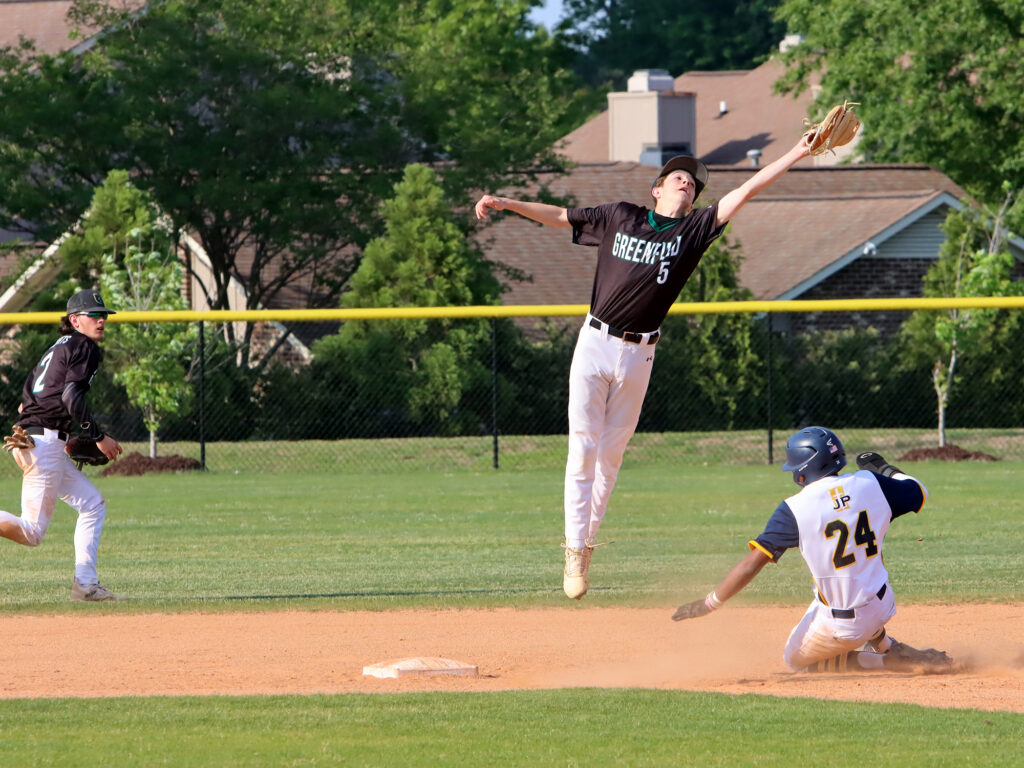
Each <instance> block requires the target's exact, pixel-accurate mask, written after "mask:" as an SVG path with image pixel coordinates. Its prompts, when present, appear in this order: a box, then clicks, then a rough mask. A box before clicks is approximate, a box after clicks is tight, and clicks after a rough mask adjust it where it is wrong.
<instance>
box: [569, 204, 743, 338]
mask: <svg viewBox="0 0 1024 768" xmlns="http://www.w3.org/2000/svg"><path fill="white" fill-rule="evenodd" d="M717 215H718V205H717V204H715V205H712V206H709V207H708V208H700V209H697V210H694V211H691V212H690V213H689V214H687V215H686V216H684V217H683V218H681V219H670V218H668V217H665V216H660V215H658V214H656V213H654V211H651V210H649V209H647V208H644V207H642V206H639V205H634V204H632V203H626V202H622V203H607V204H605V205H599V206H597V207H594V208H570V209H569V210H568V218H569V223H570V224H572V228H573V229H572V241H573V242H574V243H576V244H577V245H590V246H597V269H596V271H595V274H594V290H593V293H592V295H591V297H590V313H591V314H592V315H593V316H594V317H596V318H598V319H599V320H603V321H604V322H606V323H608V325H610V326H612V327H614V328H619V329H621V330H623V331H633V332H637V333H647V332H650V331H656V330H657V329H658V327H659V326H660V325H661V321H662V320H664V319H665V315H667V314H668V310H669V308H670V307H671V306H672V304H673V302H675V300H676V299H677V298H679V292H680V291H682V290H683V286H684V285H685V284H686V281H687V279H689V277H690V275H691V274H692V273H693V270H694V269H695V268H696V266H697V262H699V261H700V259H701V257H702V256H703V255H704V252H705V251H706V250H707V249H708V247H709V246H710V245H711V243H712V242H714V240H715V238H717V237H718V236H719V235H721V234H722V230H724V229H725V225H722V226H721V227H716V226H715V218H716V217H717Z"/></svg>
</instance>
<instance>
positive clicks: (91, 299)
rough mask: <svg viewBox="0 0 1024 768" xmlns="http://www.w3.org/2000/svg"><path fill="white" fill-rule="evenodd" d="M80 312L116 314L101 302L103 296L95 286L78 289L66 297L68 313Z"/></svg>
mask: <svg viewBox="0 0 1024 768" xmlns="http://www.w3.org/2000/svg"><path fill="white" fill-rule="evenodd" d="M82 312H106V313H107V314H108V315H116V314H117V312H115V311H114V310H112V309H107V307H106V305H105V304H104V303H103V297H102V296H100V292H99V291H97V290H96V289H95V288H86V289H85V290H84V291H79V292H78V293H76V294H75V295H74V296H72V297H71V298H70V299H68V314H69V315H78V314H81V313H82Z"/></svg>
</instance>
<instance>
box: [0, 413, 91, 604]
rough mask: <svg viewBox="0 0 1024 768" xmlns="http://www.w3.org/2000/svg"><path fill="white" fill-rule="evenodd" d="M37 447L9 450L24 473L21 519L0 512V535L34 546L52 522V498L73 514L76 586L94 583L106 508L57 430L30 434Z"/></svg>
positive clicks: (39, 541) (55, 503)
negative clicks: (76, 519) (68, 507)
mask: <svg viewBox="0 0 1024 768" xmlns="http://www.w3.org/2000/svg"><path fill="white" fill-rule="evenodd" d="M32 439H33V440H35V443H36V447H35V448H31V449H19V448H16V449H14V451H12V453H13V454H15V457H14V458H15V460H16V461H17V462H18V465H19V466H20V467H21V469H22V472H23V473H24V474H23V477H22V481H21V517H15V516H14V515H12V514H11V513H10V512H4V511H0V533H2V534H3V536H4V537H5V538H8V539H11V540H12V541H16V542H18V543H19V544H25V545H26V546H29V547H37V546H39V545H40V544H41V543H42V541H43V538H44V537H45V536H46V531H47V529H48V528H49V527H50V521H51V520H52V519H53V511H54V508H55V507H56V506H57V499H60V500H61V501H64V502H65V503H66V504H68V505H69V506H70V507H71V508H72V509H74V510H75V511H76V512H78V522H77V524H76V525H75V537H74V538H75V578H77V579H78V582H79V583H80V584H96V583H97V581H98V579H97V576H96V555H97V551H98V550H99V545H100V533H101V532H102V531H103V520H104V518H105V517H106V515H107V503H106V501H105V500H104V498H103V496H102V494H100V492H99V490H98V489H97V488H96V486H95V485H93V483H92V481H91V480H90V479H89V478H87V477H86V476H85V475H84V474H83V473H82V472H81V470H79V469H78V467H76V466H75V464H74V462H72V461H71V459H69V458H68V456H67V454H66V453H65V452H64V441H63V440H61V439H60V438H58V437H57V430H55V429H47V430H46V433H45V434H43V435H34V436H33V438H32Z"/></svg>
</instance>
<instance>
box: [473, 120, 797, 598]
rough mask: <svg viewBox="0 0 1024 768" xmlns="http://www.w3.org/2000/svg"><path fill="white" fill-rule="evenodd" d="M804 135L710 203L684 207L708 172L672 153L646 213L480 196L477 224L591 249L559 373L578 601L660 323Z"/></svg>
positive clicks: (572, 589) (569, 562)
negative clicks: (500, 221) (535, 231)
mask: <svg viewBox="0 0 1024 768" xmlns="http://www.w3.org/2000/svg"><path fill="white" fill-rule="evenodd" d="M807 139H808V135H806V134H805V135H804V136H803V137H802V138H801V140H800V142H799V143H797V144H796V145H795V146H794V147H793V148H792V149H790V150H789V152H787V153H786V154H785V155H783V156H782V157H781V158H779V159H778V160H776V161H774V162H772V163H770V164H768V165H766V166H765V167H764V168H762V169H761V170H760V171H758V172H757V173H756V174H754V175H753V176H752V177H751V178H750V179H748V180H747V181H746V182H745V183H744V184H742V185H741V186H740V187H738V188H736V189H734V190H733V191H731V192H729V193H728V194H727V195H725V196H724V197H723V198H722V199H721V200H719V201H718V202H717V203H715V204H712V205H710V206H708V207H707V208H702V209H699V210H694V209H693V203H694V201H695V200H696V199H697V197H698V196H699V195H700V193H701V191H702V190H703V189H704V187H705V186H706V185H707V182H708V170H707V168H706V167H705V166H704V164H703V163H701V162H700V161H699V160H696V159H695V158H692V157H686V156H677V157H673V158H672V159H671V160H669V161H668V162H667V163H665V165H664V166H663V167H662V169H661V171H660V172H659V173H658V176H657V178H656V179H655V181H654V183H653V184H652V186H651V197H653V198H654V203H655V204H654V210H649V209H647V208H644V207H641V206H638V205H634V204H632V203H628V202H620V203H609V204H605V205H599V206H597V207H595V208H571V209H566V208H560V207H558V206H554V205H547V204H544V203H534V202H524V201H521V200H510V199H509V198H506V197H495V196H494V195H484V196H483V197H481V198H480V200H479V201H478V202H477V204H476V216H477V218H478V219H484V218H487V217H488V214H489V211H491V210H496V211H505V210H507V211H512V212H514V213H517V214H519V215H520V216H525V217H526V218H528V219H533V220H534V221H537V222H540V223H541V224H546V225H547V226H551V227H560V228H566V229H568V228H571V229H572V241H573V243H575V244H577V245H586V246H594V247H596V248H597V268H596V270H595V273H594V287H593V292H592V294H591V300H590V312H589V313H588V314H587V317H586V319H585V320H584V322H583V327H582V328H581V329H580V333H579V339H578V341H577V344H576V349H575V352H574V353H573V359H572V365H571V367H570V370H569V455H568V460H567V461H566V467H565V498H564V505H565V544H564V546H565V568H564V572H563V581H562V586H563V588H564V589H565V593H566V595H568V596H569V597H571V598H575V599H577V600H579V599H580V598H582V597H583V595H585V594H586V592H587V589H588V588H589V586H590V578H589V569H590V559H591V555H592V554H593V551H594V544H595V542H596V538H597V531H598V529H599V528H600V526H601V521H602V520H603V519H604V515H605V511H606V510H607V507H608V499H609V497H610V496H611V493H612V489H613V488H614V487H615V482H616V480H617V479H618V474H619V467H620V466H621V465H622V456H623V453H624V452H625V450H626V445H627V444H628V443H629V440H630V438H631V437H632V436H633V432H634V430H636V425H637V422H638V421H639V419H640V407H641V405H642V404H643V400H644V395H645V394H646V393H647V384H648V382H649V381H650V376H651V367H652V365H653V363H654V346H655V344H656V343H657V341H658V338H659V336H660V335H661V331H660V330H659V328H660V326H661V322H662V320H664V319H665V316H666V315H667V314H668V310H669V308H670V307H671V306H672V304H673V302H675V300H676V299H677V298H678V297H679V292H680V291H681V290H682V289H683V286H684V285H685V283H686V281H687V279H688V278H689V277H690V274H691V273H692V272H693V270H694V268H695V267H696V266H697V263H698V262H699V261H700V259H701V257H702V256H703V255H704V252H705V251H706V250H707V249H708V247H709V246H710V245H711V243H712V242H713V241H714V240H715V238H717V237H718V236H719V235H721V234H722V231H723V229H724V228H725V225H726V223H727V222H728V221H729V220H730V219H732V217H733V216H735V215H736V213H737V212H739V210H740V209H741V208H742V207H743V206H744V205H745V204H746V203H747V201H748V200H750V199H751V198H753V197H754V195H756V194H757V193H758V192H760V191H761V190H762V189H764V188H765V187H767V186H768V185H769V184H771V183H772V182H774V181H775V180H776V179H778V178H779V177H780V176H781V175H782V174H783V173H785V172H786V171H787V170H789V168H791V167H792V166H793V165H794V164H795V163H796V162H797V161H799V160H800V159H801V158H803V157H806V156H807V154H808V152H809V148H808V144H807Z"/></svg>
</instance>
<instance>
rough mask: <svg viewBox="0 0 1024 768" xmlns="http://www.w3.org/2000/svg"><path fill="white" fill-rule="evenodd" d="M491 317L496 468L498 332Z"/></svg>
mask: <svg viewBox="0 0 1024 768" xmlns="http://www.w3.org/2000/svg"><path fill="white" fill-rule="evenodd" d="M497 322H498V321H497V319H496V318H493V317H492V318H491V434H492V435H493V437H494V468H495V469H497V468H498V332H497V328H498V326H497Z"/></svg>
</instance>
